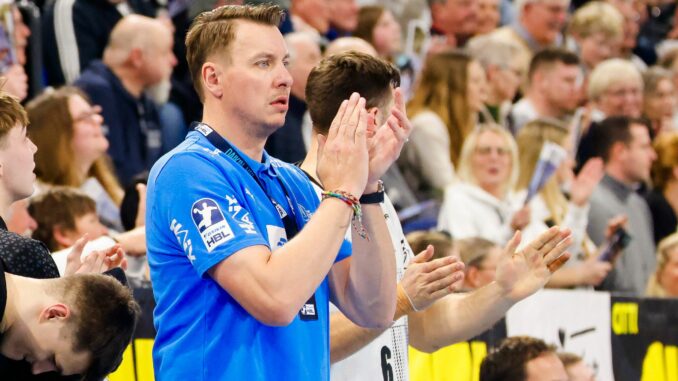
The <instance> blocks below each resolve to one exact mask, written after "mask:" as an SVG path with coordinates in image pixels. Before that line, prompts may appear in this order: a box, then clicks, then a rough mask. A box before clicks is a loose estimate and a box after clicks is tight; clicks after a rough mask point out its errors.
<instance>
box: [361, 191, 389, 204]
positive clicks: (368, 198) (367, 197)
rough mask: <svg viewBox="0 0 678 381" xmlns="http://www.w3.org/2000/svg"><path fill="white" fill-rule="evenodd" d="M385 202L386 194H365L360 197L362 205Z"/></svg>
mask: <svg viewBox="0 0 678 381" xmlns="http://www.w3.org/2000/svg"><path fill="white" fill-rule="evenodd" d="M382 202H384V192H383V191H381V192H374V193H369V194H364V195H362V196H361V197H360V203H361V204H381V203H382Z"/></svg>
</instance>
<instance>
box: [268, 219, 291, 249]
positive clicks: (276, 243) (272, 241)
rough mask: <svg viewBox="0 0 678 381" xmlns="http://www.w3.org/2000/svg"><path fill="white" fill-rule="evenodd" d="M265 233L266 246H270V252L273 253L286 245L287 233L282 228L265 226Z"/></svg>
mask: <svg viewBox="0 0 678 381" xmlns="http://www.w3.org/2000/svg"><path fill="white" fill-rule="evenodd" d="M266 232H267V233H268V244H269V245H270V246H271V251H275V250H276V249H279V248H281V247H282V245H284V244H286V243H287V233H286V232H285V229H284V228H281V227H280V226H273V225H266Z"/></svg>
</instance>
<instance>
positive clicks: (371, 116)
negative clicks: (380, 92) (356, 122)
mask: <svg viewBox="0 0 678 381" xmlns="http://www.w3.org/2000/svg"><path fill="white" fill-rule="evenodd" d="M379 114H380V111H379V108H378V107H372V108H370V109H368V110H367V131H372V132H374V131H376V130H377V128H378V127H379V126H378V124H379Z"/></svg>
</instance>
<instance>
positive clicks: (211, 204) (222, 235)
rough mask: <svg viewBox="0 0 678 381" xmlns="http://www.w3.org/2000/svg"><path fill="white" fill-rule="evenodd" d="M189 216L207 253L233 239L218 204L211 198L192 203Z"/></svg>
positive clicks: (231, 231)
mask: <svg viewBox="0 0 678 381" xmlns="http://www.w3.org/2000/svg"><path fill="white" fill-rule="evenodd" d="M191 216H192V217H193V223H195V226H196V227H197V228H198V232H199V233H200V237H201V238H202V242H203V243H204V244H205V247H206V248H207V252H208V253H210V252H212V250H214V249H215V248H217V247H218V246H219V245H221V244H222V243H224V242H227V241H229V240H231V239H233V237H234V234H233V230H231V227H230V226H229V225H228V222H226V219H225V218H224V214H223V213H222V212H221V208H220V207H219V204H217V202H216V201H214V200H212V199H211V198H201V199H200V200H198V201H196V202H195V203H193V206H192V207H191Z"/></svg>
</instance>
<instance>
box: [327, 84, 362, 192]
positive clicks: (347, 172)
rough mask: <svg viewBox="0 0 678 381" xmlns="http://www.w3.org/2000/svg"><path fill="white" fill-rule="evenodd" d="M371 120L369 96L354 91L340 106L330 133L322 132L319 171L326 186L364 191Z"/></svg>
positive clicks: (346, 190) (335, 188)
mask: <svg viewBox="0 0 678 381" xmlns="http://www.w3.org/2000/svg"><path fill="white" fill-rule="evenodd" d="M367 120H368V117H367V111H366V110H365V99H364V98H361V97H360V95H359V94H358V93H353V94H352V95H351V98H350V99H348V100H345V101H344V102H343V103H342V104H341V106H340V107H339V111H338V112H337V115H336V116H335V118H334V120H333V121H332V125H331V126H330V129H329V132H328V134H327V137H325V136H322V135H318V166H317V173H318V177H319V178H320V181H321V183H322V184H323V186H324V188H325V189H328V190H342V191H344V192H348V193H350V194H352V195H353V196H355V197H360V196H361V195H362V193H363V191H364V190H365V186H366V184H367V175H368V163H369V161H368V160H369V156H368V149H367Z"/></svg>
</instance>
